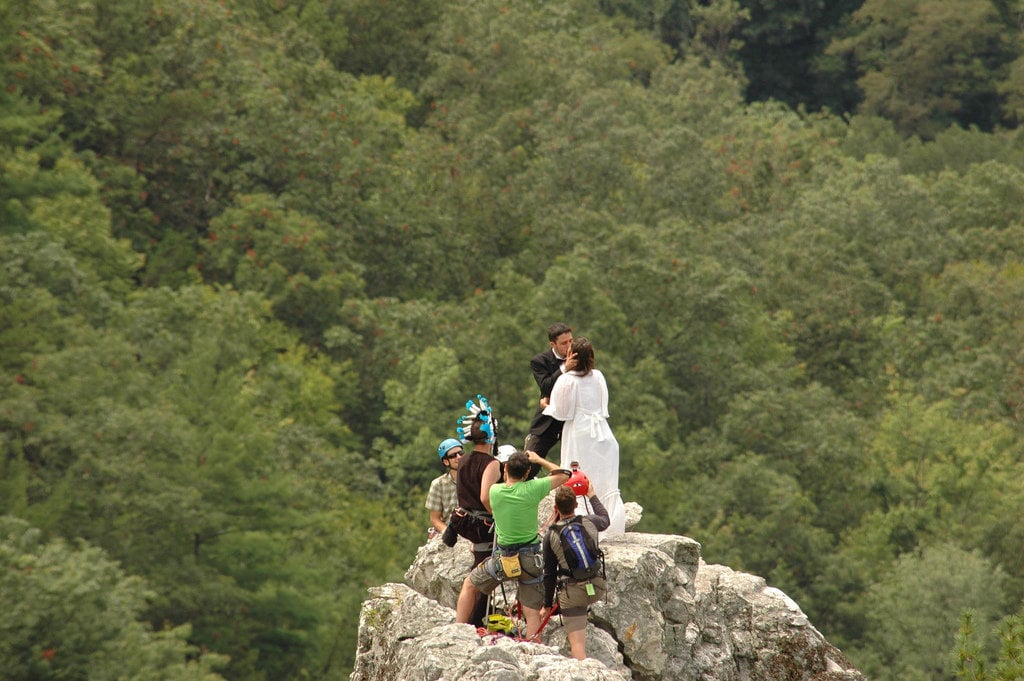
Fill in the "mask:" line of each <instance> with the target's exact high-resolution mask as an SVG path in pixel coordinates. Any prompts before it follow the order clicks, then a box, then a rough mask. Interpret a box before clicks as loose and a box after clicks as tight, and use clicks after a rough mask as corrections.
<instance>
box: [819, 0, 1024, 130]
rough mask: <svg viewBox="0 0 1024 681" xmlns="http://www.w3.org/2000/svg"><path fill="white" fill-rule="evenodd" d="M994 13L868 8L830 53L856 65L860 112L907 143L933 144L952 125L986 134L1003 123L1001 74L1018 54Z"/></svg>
mask: <svg viewBox="0 0 1024 681" xmlns="http://www.w3.org/2000/svg"><path fill="white" fill-rule="evenodd" d="M996 5H997V3H993V2H989V1H988V0H969V1H946V2H920V1H919V0H867V1H866V2H865V3H864V4H863V5H862V6H861V7H860V8H859V9H857V10H856V11H855V12H854V13H853V24H852V29H851V35H849V36H848V37H845V38H839V39H836V40H835V41H833V43H832V44H831V45H830V46H829V48H828V52H829V53H831V54H835V55H849V57H850V58H852V59H853V60H854V62H855V63H856V65H857V69H858V72H859V73H860V74H861V75H860V77H859V79H858V81H857V84H858V86H859V87H860V89H861V90H862V92H863V94H864V100H863V102H862V103H861V105H860V109H859V110H860V111H862V112H865V113H872V114H879V115H883V116H886V117H888V118H890V119H892V120H893V121H894V122H895V124H896V127H897V129H899V130H900V131H901V132H902V133H903V134H905V135H911V134H916V135H919V136H921V137H924V138H933V137H934V136H935V135H936V134H937V133H938V132H940V131H941V130H943V129H945V128H946V127H948V126H949V125H951V124H959V125H961V126H963V127H968V126H970V125H977V126H979V127H980V128H982V129H984V130H991V129H993V128H994V127H996V126H997V125H998V124H1000V123H1001V122H1002V121H1003V120H1004V119H1005V116H1006V114H1005V112H1004V111H1003V110H1002V108H1001V106H1000V95H999V89H1000V87H1001V82H1002V71H1003V69H1004V68H1005V66H1006V65H1007V64H1008V63H1010V62H1011V61H1012V60H1013V59H1014V58H1016V57H1017V56H1018V53H1019V47H1018V45H1017V44H1016V42H1015V41H1014V39H1013V37H1012V33H1011V29H1010V27H1009V26H1007V24H1006V23H1004V20H1003V18H1002V17H1001V16H1000V13H999V11H998V9H997V6H996Z"/></svg>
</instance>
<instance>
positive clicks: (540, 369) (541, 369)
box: [530, 348, 562, 437]
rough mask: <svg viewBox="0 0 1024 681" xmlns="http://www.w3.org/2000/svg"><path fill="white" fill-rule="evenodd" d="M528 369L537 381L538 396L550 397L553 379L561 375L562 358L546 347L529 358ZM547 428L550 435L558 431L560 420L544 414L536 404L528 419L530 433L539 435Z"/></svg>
mask: <svg viewBox="0 0 1024 681" xmlns="http://www.w3.org/2000/svg"><path fill="white" fill-rule="evenodd" d="M530 369H532V370H533V379H534V380H535V381H537V387H539V388H540V396H541V397H551V389H552V388H554V387H555V381H557V380H558V377H559V376H561V375H562V360H560V359H558V358H557V357H555V351H554V350H552V349H550V348H548V350H547V352H542V353H540V354H539V355H535V356H534V358H533V359H531V360H530ZM551 429H553V430H551ZM549 430H551V432H550V435H555V434H556V433H560V432H561V431H562V422H561V421H559V420H558V419H556V418H552V417H550V416H546V415H545V414H544V410H543V409H541V408H540V407H539V406H538V407H537V412H536V413H535V414H534V415H533V420H532V421H530V434H532V435H536V436H538V437H540V436H541V435H543V434H544V433H547V432H548V431H549Z"/></svg>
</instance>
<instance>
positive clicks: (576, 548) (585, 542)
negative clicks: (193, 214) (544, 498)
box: [558, 516, 604, 582]
mask: <svg viewBox="0 0 1024 681" xmlns="http://www.w3.org/2000/svg"><path fill="white" fill-rule="evenodd" d="M558 538H559V540H560V541H561V545H562V553H563V554H564V555H565V562H566V563H567V564H568V566H569V569H568V570H565V569H564V568H562V569H560V572H562V573H563V574H567V575H569V576H570V577H572V578H573V579H575V580H577V581H580V582H583V581H586V580H588V579H592V578H594V577H596V576H597V575H598V574H601V573H603V572H604V552H603V551H602V550H601V549H600V548H599V547H598V546H597V537H596V536H595V535H592V534H590V533H589V532H587V530H586V528H585V527H584V526H583V516H576V517H575V518H573V519H572V520H570V521H568V522H567V523H565V525H563V526H562V527H561V528H559V530H558Z"/></svg>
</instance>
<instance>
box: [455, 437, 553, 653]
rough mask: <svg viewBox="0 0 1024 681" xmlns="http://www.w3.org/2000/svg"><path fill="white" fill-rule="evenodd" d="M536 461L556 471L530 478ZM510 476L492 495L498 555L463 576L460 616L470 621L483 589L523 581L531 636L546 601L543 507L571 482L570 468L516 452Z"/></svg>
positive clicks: (508, 467)
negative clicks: (541, 531)
mask: <svg viewBox="0 0 1024 681" xmlns="http://www.w3.org/2000/svg"><path fill="white" fill-rule="evenodd" d="M530 464H535V465H538V466H540V467H542V468H544V469H545V470H547V471H548V473H550V475H548V476H547V477H545V478H534V479H532V480H527V479H526V476H527V474H528V473H529V471H530ZM504 468H505V475H504V481H503V482H499V483H497V484H495V485H491V488H490V490H489V491H488V497H489V499H490V502H491V511H492V512H493V514H494V530H495V547H494V555H492V556H491V557H490V558H489V559H487V560H485V561H483V562H482V563H480V564H479V565H477V566H476V567H475V568H473V570H472V571H471V572H470V573H469V574H468V575H467V576H466V578H465V579H464V580H463V581H462V590H461V591H460V592H459V601H458V604H457V605H456V607H455V621H456V622H462V623H467V622H469V618H470V615H471V612H472V609H473V603H475V602H476V598H477V596H478V594H480V593H484V594H490V593H491V592H492V591H494V590H495V589H496V588H497V587H498V585H499V584H501V582H503V581H504V580H506V579H514V580H516V582H517V590H516V597H517V598H518V599H519V603H520V604H521V605H522V606H523V615H524V616H525V617H526V637H527V638H531V637H532V636H533V635H534V634H536V633H537V631H538V630H539V629H540V609H541V606H543V605H544V565H543V563H542V558H541V556H542V554H541V538H540V535H539V534H538V532H539V529H540V528H539V524H538V522H537V513H538V511H537V507H538V506H539V505H540V500H541V499H543V498H544V497H546V496H547V495H548V492H550V491H551V490H553V489H555V488H556V487H558V486H560V485H563V484H565V482H566V481H567V480H568V479H569V475H570V473H569V471H567V470H564V469H560V468H558V467H557V466H556V465H555V464H554V463H552V462H551V461H548V460H547V459H545V458H543V457H542V456H539V455H538V454H537V453H536V452H526V453H525V454H523V453H522V452H515V453H514V454H512V455H511V456H510V457H509V458H508V461H506V462H505V464H504ZM509 559H512V563H515V562H516V559H518V568H519V570H520V572H519V574H518V575H515V576H512V575H510V574H509V575H507V573H508V571H509V570H514V568H513V567H512V566H511V565H509V564H508V560H509Z"/></svg>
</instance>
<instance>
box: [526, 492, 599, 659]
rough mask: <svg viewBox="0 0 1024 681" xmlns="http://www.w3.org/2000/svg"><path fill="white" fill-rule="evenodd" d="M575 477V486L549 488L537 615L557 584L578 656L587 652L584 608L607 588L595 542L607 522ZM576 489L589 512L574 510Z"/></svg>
mask: <svg viewBox="0 0 1024 681" xmlns="http://www.w3.org/2000/svg"><path fill="white" fill-rule="evenodd" d="M578 479H579V478H578V476H575V475H574V478H573V482H575V483H576V485H575V489H574V487H572V486H570V484H566V485H563V486H561V487H559V488H558V489H557V490H555V511H556V512H557V513H558V519H557V520H556V521H555V522H554V523H552V524H551V526H550V527H549V528H548V531H547V534H546V535H544V607H543V608H541V611H540V616H541V619H542V620H543V619H545V618H547V616H548V614H549V613H550V612H551V608H552V605H553V604H554V600H555V588H556V587H557V588H558V609H559V611H560V612H561V614H562V626H563V627H564V628H565V633H566V636H567V637H568V639H569V650H570V652H571V653H572V656H573V657H574V658H576V659H577V660H583V659H585V658H586V657H587V611H588V610H589V609H590V605H591V604H592V603H594V602H596V601H599V600H601V599H602V598H604V596H605V594H606V593H607V591H608V589H607V585H606V583H605V576H604V554H603V552H602V551H601V549H600V548H598V545H597V541H598V532H600V531H601V530H604V529H605V528H607V527H608V525H609V523H610V522H611V521H610V519H609V517H608V511H607V510H606V509H605V507H604V505H602V504H601V500H600V499H599V498H598V497H597V494H596V493H595V492H594V489H593V487H591V486H590V485H583V486H585V487H586V489H585V490H584V489H582V488H581V485H580V484H579V483H578ZM584 480H585V478H584ZM577 492H579V493H582V494H585V495H586V497H587V501H588V502H589V504H590V507H591V508H592V509H593V511H594V512H593V513H592V514H590V515H587V516H580V515H576V495H577Z"/></svg>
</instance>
